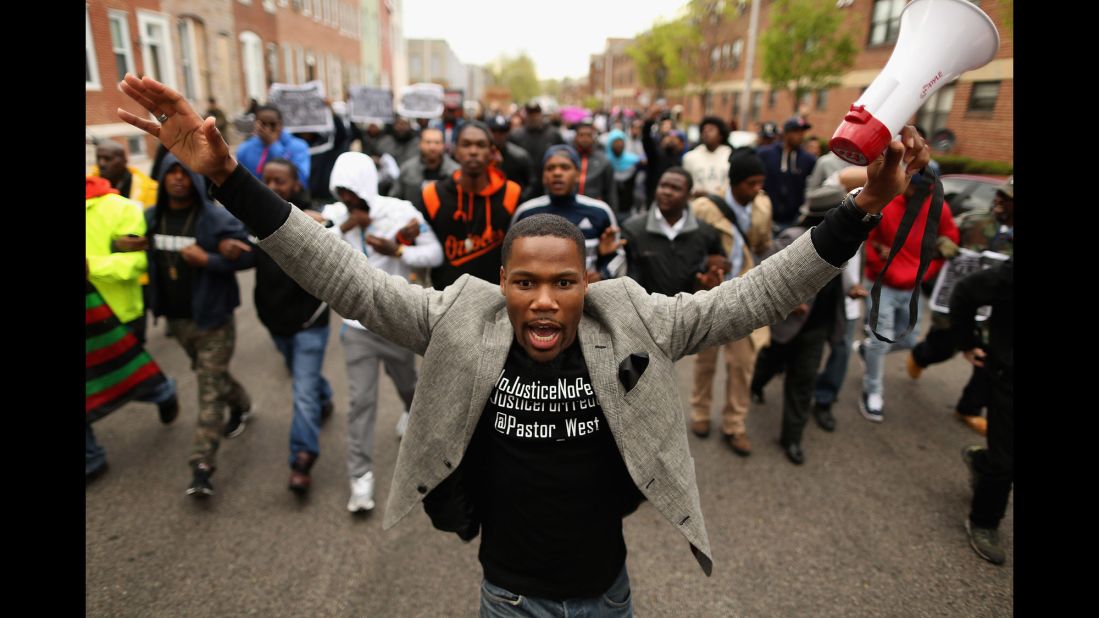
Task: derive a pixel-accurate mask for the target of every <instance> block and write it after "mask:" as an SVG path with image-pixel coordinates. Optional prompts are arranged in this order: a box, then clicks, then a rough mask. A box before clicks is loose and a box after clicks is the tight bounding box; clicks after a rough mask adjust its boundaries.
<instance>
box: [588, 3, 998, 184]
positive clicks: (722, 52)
mask: <svg viewBox="0 0 1099 618" xmlns="http://www.w3.org/2000/svg"><path fill="white" fill-rule="evenodd" d="M759 2H760V11H759V24H758V32H759V34H760V36H762V33H763V32H765V31H766V29H767V27H768V24H769V21H770V12H771V9H772V8H773V5H774V2H773V1H772V0H759ZM825 4H828V5H831V6H833V7H834V10H836V11H840V12H842V13H843V16H844V24H845V26H846V27H848V28H849V29H850V30H851V31H852V32H853V36H854V37H855V42H856V44H857V45H858V47H859V51H858V54H857V56H856V59H855V63H854V66H853V67H852V68H851V69H850V70H849V71H847V72H846V73H845V74H843V75H841V76H838V82H839V85H838V86H836V87H833V88H829V89H826V90H821V91H817V92H812V93H809V94H807V95H805V96H803V98H802V100H800V101H795V100H794V96H793V94H792V93H791V92H790V91H789V90H782V89H778V90H776V89H772V88H771V87H770V86H769V85H768V84H767V83H766V82H764V81H763V80H762V79H760V75H761V73H762V69H761V67H762V57H761V54H760V53H759V49H758V47H757V52H756V54H755V61H754V68H753V71H752V73H753V75H752V76H751V79H750V95H749V97H748V100H747V106H748V109H747V110H746V111H747V114H746V115H747V119H748V126H746V127H740V128H741V129H745V130H755V129H757V128H758V127H759V125H760V124H761V123H763V122H766V121H773V122H776V123H778V124H779V125H781V124H782V122H783V121H785V120H786V119H787V118H789V117H791V116H793V115H794V114H796V113H801V114H803V115H805V116H806V117H807V118H808V120H809V122H810V123H811V124H812V125H813V129H812V130H810V133H813V134H815V136H817V137H820V138H823V139H825V140H827V139H828V138H830V137H831V135H832V132H833V131H834V130H835V128H836V127H837V126H839V124H840V122H842V120H843V116H844V115H845V114H846V113H847V111H848V109H849V108H850V106H851V104H852V103H854V101H855V100H856V99H858V97H859V95H861V94H862V92H863V90H865V89H866V87H867V86H869V85H870V83H871V82H872V81H873V80H874V78H875V77H876V76H877V75H878V73H879V72H880V71H881V69H882V68H883V67H884V66H885V64H886V62H887V61H888V60H889V57H890V56H891V55H892V53H893V47H894V45H895V43H896V37H897V32H898V28H899V23H900V13H901V10H903V8H904V6H905V4H906V0H840V1H839V2H835V3H834V4H833V3H832V2H826V3H825ZM975 4H977V5H978V6H980V8H981V10H983V11H984V12H985V13H987V14H988V15H989V17H990V18H991V19H992V21H993V22H994V23H995V24H996V27H997V30H998V31H999V33H1000V48H999V50H998V51H997V53H996V57H995V59H994V60H993V61H992V62H990V63H989V64H987V65H986V66H984V67H982V68H980V69H978V70H975V71H969V72H967V73H965V74H963V75H961V76H960V77H959V78H958V79H957V80H955V81H954V82H952V83H950V84H947V85H946V86H944V87H943V88H942V89H940V90H939V91H938V92H937V93H936V94H935V95H933V96H931V97H929V99H928V101H927V102H926V103H925V104H924V105H923V107H922V108H921V109H920V110H919V112H918V113H917V114H916V115H915V116H914V117H913V118H912V119H911V120H912V122H915V123H918V124H919V125H921V126H922V127H923V128H924V129H925V130H926V131H927V133H928V134H929V135H933V134H935V133H936V132H937V131H939V130H941V129H949V130H950V131H951V132H952V133H953V134H954V136H955V138H956V141H955V143H954V146H953V148H952V149H951V150H950V153H951V154H958V155H963V156H967V157H971V158H973V159H978V160H987V161H1002V162H1007V163H1011V162H1013V160H1014V153H1013V150H1012V143H1013V139H1014V102H1013V92H1014V37H1013V32H1012V29H1011V28H1010V27H1009V26H1008V25H1007V24H1006V23H1005V22H1006V21H1007V20H1006V19H1005V18H1008V17H1010V16H1008V15H1006V14H1005V9H1004V8H1003V6H1002V4H1001V3H999V2H996V1H995V0H984V1H980V2H975ZM750 6H751V1H750V0H744V1H740V0H738V2H737V6H736V7H735V10H734V11H732V12H731V13H730V15H729V16H728V17H727V18H725V19H722V20H720V21H716V22H714V23H712V24H708V25H704V26H703V28H704V29H705V30H706V32H704V36H703V39H704V40H706V41H707V44H706V46H705V48H704V49H702V50H701V51H700V53H703V54H705V55H706V56H707V57H708V59H709V63H710V68H711V71H710V75H709V80H708V82H707V83H706V84H705V88H703V87H702V84H699V83H689V84H687V85H686V86H685V87H683V88H680V89H677V90H673V91H670V92H668V93H666V94H667V99H668V103H669V105H670V106H673V107H676V106H679V108H680V109H681V110H682V118H683V119H684V120H685V121H687V122H690V123H697V122H698V121H699V120H700V119H701V118H702V116H704V115H707V114H713V115H717V116H720V117H722V118H725V119H726V120H738V119H740V118H741V116H742V113H741V112H742V106H743V105H744V103H743V102H742V96H741V94H742V92H743V91H744V89H745V83H746V81H748V80H747V76H746V75H745V71H746V64H747V63H746V56H747V45H748V29H749V18H750ZM627 45H628V43H622V42H620V41H619V40H614V39H610V40H608V42H607V46H606V49H605V50H604V53H602V54H596V55H593V56H592V60H591V63H590V67H589V69H590V71H589V88H590V89H591V92H592V94H593V96H595V97H597V98H599V99H600V101H604V105H607V104H608V103H609V104H610V106H615V105H618V106H628V107H633V108H637V107H643V106H644V105H645V104H647V102H648V99H649V98H651V97H652V95H653V94H654V93H653V92H652V88H649V87H645V86H643V85H642V84H641V80H640V76H638V75H637V72H636V70H635V69H634V66H633V62H632V60H631V59H630V57H629V55H628V54H626V53H625V51H624V50H625V48H626V47H627ZM607 67H610V72H611V77H610V78H609V79H610V81H609V82H608V81H607V80H608V77H607V75H606V69H607ZM608 84H609V85H608Z"/></svg>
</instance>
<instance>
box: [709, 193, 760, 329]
mask: <svg viewBox="0 0 1099 618" xmlns="http://www.w3.org/2000/svg"><path fill="white" fill-rule="evenodd" d="M691 212H693V213H694V216H695V217H696V218H698V220H699V221H705V222H706V223H709V224H710V225H711V226H713V227H714V228H716V229H717V231H718V232H720V233H721V244H722V246H723V247H725V253H726V255H728V254H729V253H730V252H731V251H732V250H733V224H732V222H731V221H729V220H728V219H726V218H725V215H724V214H722V213H721V209H719V208H718V207H717V206H716V205H714V203H713V201H711V200H710V199H709V198H705V197H700V198H697V199H695V200H694V201H693V202H691ZM770 248H771V198H769V197H767V194H766V193H764V192H763V191H760V192H759V195H757V196H756V199H754V200H752V212H751V223H750V226H749V228H748V242H747V245H746V246H745V247H743V251H744V267H743V268H742V269H741V271H740V273H738V276H741V275H744V273H746V272H748V271H749V270H751V268H752V267H753V266H755V265H756V261H755V256H756V255H763V254H764V253H766V252H767V250H768V249H770ZM751 341H752V346H753V347H754V348H755V349H756V350H761V349H763V348H765V347H767V346H768V345H769V344H770V343H771V329H770V328H768V327H766V326H764V327H763V328H757V329H756V330H754V331H752V334H751Z"/></svg>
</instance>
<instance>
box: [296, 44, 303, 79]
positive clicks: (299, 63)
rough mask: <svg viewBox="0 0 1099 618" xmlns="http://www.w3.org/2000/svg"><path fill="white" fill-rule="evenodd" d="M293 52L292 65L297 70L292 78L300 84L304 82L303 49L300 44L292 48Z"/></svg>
mask: <svg viewBox="0 0 1099 618" xmlns="http://www.w3.org/2000/svg"><path fill="white" fill-rule="evenodd" d="M294 54H295V62H294V66H295V67H296V68H295V71H297V72H296V73H295V74H294V75H295V76H296V77H295V78H294V81H295V82H296V83H299V84H302V83H305V50H304V49H302V46H301V45H298V46H297V47H295V48H294Z"/></svg>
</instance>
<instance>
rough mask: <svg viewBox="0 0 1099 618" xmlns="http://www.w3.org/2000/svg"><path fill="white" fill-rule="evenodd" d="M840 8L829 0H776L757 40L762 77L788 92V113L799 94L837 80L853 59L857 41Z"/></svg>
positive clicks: (852, 63) (795, 106)
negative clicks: (768, 19) (845, 22)
mask: <svg viewBox="0 0 1099 618" xmlns="http://www.w3.org/2000/svg"><path fill="white" fill-rule="evenodd" d="M842 22H843V12H842V11H838V10H836V6H835V2H832V1H831V0H776V1H775V3H774V4H773V5H772V7H771V20H770V25H769V26H768V28H767V30H766V32H764V33H763V36H762V37H761V39H760V44H761V48H762V49H761V55H762V57H763V58H762V65H763V66H762V71H761V75H762V77H763V79H764V80H765V81H766V82H768V83H769V84H770V85H771V88H773V89H775V90H788V91H791V92H792V94H793V95H794V96H793V100H794V112H795V113H797V109H798V103H799V102H800V101H801V99H802V97H803V96H804V95H805V94H806V93H809V92H812V91H814V90H822V89H825V88H831V87H833V86H836V85H838V84H839V80H838V79H837V76H839V75H842V74H843V73H844V72H846V71H848V70H849V69H850V68H851V67H852V66H854V63H855V55H856V54H857V53H858V46H857V45H856V43H855V37H854V35H853V34H852V33H851V31H850V29H847V28H843V27H842Z"/></svg>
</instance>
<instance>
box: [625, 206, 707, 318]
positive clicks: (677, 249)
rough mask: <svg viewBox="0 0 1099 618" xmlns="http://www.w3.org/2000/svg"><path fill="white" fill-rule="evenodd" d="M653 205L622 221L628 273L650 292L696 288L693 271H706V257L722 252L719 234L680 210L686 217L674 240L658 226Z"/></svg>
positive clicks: (689, 290)
mask: <svg viewBox="0 0 1099 618" xmlns="http://www.w3.org/2000/svg"><path fill="white" fill-rule="evenodd" d="M656 212H657V209H656V207H653V208H650V209H649V212H648V213H647V214H638V215H634V216H633V217H630V219H629V221H626V223H625V224H623V225H622V236H623V237H624V238H625V239H626V240H627V242H626V259H627V261H628V262H629V266H628V270H627V274H628V275H629V276H630V277H631V278H633V279H634V280H635V281H637V282H638V283H639V284H641V287H643V288H645V291H646V292H648V293H650V294H654V293H655V294H665V295H667V296H675V295H676V294H678V293H680V292H695V291H697V290H698V289H699V288H698V279H697V278H696V277H695V275H696V274H699V273H702V272H705V270H706V269H705V262H706V257H707V256H710V255H720V256H723V257H724V256H725V250H724V248H723V247H722V246H721V235H720V234H719V233H718V231H717V230H715V229H714V228H713V227H711V226H710V225H709V224H707V223H703V222H702V221H699V220H698V219H696V218H695V217H694V215H692V214H691V211H690V209H687V210H684V211H683V216H684V217H686V218H687V221H686V222H685V223H684V224H683V230H682V231H681V232H680V233H679V234H677V235H676V237H675V240H668V237H667V236H665V235H664V233H663V232H662V231H661V230H660V224H659V222H658V221H657V219H656Z"/></svg>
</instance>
